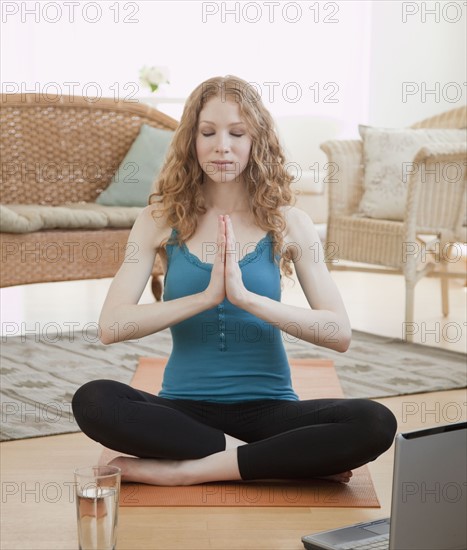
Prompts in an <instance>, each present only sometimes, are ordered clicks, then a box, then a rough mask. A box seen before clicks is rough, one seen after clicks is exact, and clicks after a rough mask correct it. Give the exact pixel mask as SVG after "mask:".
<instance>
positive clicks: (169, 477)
mask: <svg viewBox="0 0 467 550" xmlns="http://www.w3.org/2000/svg"><path fill="white" fill-rule="evenodd" d="M183 462H184V461H183V460H169V459H164V458H136V457H126V456H119V457H117V458H114V459H113V460H111V461H110V462H109V465H110V466H117V467H118V468H120V469H121V470H122V474H121V480H122V481H135V482H138V483H147V484H150V485H165V486H174V485H186V477H185V475H184V472H183V468H182V466H183Z"/></svg>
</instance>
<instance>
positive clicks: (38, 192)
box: [0, 94, 177, 205]
mask: <svg viewBox="0 0 467 550" xmlns="http://www.w3.org/2000/svg"><path fill="white" fill-rule="evenodd" d="M0 107H1V108H0V126H1V136H0V143H1V145H0V152H1V156H2V159H3V160H2V163H3V170H2V180H1V184H2V193H1V202H2V203H3V204H8V203H18V204H49V205H59V204H63V203H64V202H80V201H85V202H94V201H95V199H96V197H97V196H98V195H99V193H100V192H101V191H103V190H104V189H105V188H106V187H107V186H108V185H109V183H110V180H111V179H112V175H113V174H114V172H115V171H116V169H117V168H118V166H119V164H120V162H121V161H122V160H123V158H124V157H125V154H126V153H127V151H128V149H129V148H130V146H131V144H132V143H133V141H134V140H135V139H136V136H137V135H138V132H139V129H140V127H141V125H142V124H148V125H150V126H153V127H156V128H162V129H167V130H174V129H175V128H176V126H177V122H176V121H175V120H174V119H172V118H171V117H169V116H167V115H164V114H163V113H160V112H159V111H157V110H155V109H153V108H151V107H149V106H148V105H141V104H137V103H132V102H128V101H122V100H120V101H117V100H113V99H111V98H103V99H100V100H98V101H96V102H90V101H88V100H87V99H86V98H84V97H74V96H47V97H44V96H43V95H40V94H2V95H1V105H0Z"/></svg>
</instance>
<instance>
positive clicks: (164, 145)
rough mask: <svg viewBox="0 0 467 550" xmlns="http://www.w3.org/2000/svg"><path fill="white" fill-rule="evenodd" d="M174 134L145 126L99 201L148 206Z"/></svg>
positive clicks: (109, 204)
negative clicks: (153, 186)
mask: <svg viewBox="0 0 467 550" xmlns="http://www.w3.org/2000/svg"><path fill="white" fill-rule="evenodd" d="M173 134H174V132H172V131H171V130H160V129H159V128H153V127H152V126H149V125H148V124H142V125H141V128H140V131H139V134H138V136H137V138H136V139H135V141H134V142H133V144H132V146H131V147H130V149H129V150H128V152H127V154H126V155H125V158H124V159H123V160H122V162H121V163H120V166H119V167H118V169H117V171H116V172H115V174H114V175H113V177H112V180H111V182H110V184H109V186H108V187H107V189H105V190H104V191H102V193H101V194H100V195H99V196H98V197H97V199H96V203H97V204H102V205H106V206H146V205H147V204H148V197H149V195H150V193H151V189H152V184H153V182H154V180H155V179H156V177H157V175H158V174H159V172H160V169H161V167H162V163H163V162H164V158H165V155H166V152H167V149H168V147H169V144H170V142H171V140H172V137H173Z"/></svg>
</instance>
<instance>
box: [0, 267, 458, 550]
mask: <svg viewBox="0 0 467 550" xmlns="http://www.w3.org/2000/svg"><path fill="white" fill-rule="evenodd" d="M332 276H333V278H334V280H335V281H336V284H337V286H338V288H339V289H340V291H341V293H342V296H343V298H344V302H345V304H346V306H347V309H348V312H349V316H350V318H351V322H352V326H353V328H354V329H358V330H363V331H367V332H373V333H377V334H383V335H387V336H394V337H400V336H401V323H402V321H403V309H404V304H403V281H402V278H401V277H395V276H387V275H373V274H358V273H350V272H339V273H337V272H335V273H333V275H332ZM109 283H110V281H109V280H107V279H106V280H100V281H80V282H72V283H53V284H43V285H28V286H24V287H12V288H7V289H3V290H2V291H1V307H2V324H1V326H2V333H3V334H10V335H13V334H14V333H16V334H20V333H21V332H24V331H34V330H35V331H36V332H37V331H42V330H45V329H47V330H54V328H55V329H56V330H63V331H68V330H69V328H70V327H71V326H75V328H79V327H82V326H84V325H85V324H86V323H95V322H96V320H97V317H98V314H99V311H100V308H101V306H102V302H103V300H104V298H105V293H106V290H107V288H108V285H109ZM440 297H441V292H440V289H439V281H437V280H435V279H422V280H421V281H420V282H419V283H418V285H417V287H416V305H415V315H416V321H417V323H418V324H419V334H418V335H417V334H416V335H415V341H419V342H421V343H423V344H425V345H428V346H442V347H444V348H446V349H452V350H456V351H464V352H465V347H466V344H465V342H466V327H467V325H466V309H465V298H466V294H465V288H464V287H463V283H462V282H461V281H460V280H457V279H455V280H452V281H451V282H450V299H451V313H450V315H449V316H448V317H446V318H443V317H442V315H441V300H440ZM151 300H152V298H151V295H150V293H149V288H147V289H146V290H145V292H144V294H143V297H142V300H141V301H142V302H148V301H151ZM283 301H284V302H286V303H292V304H296V305H304V304H305V303H306V302H304V297H303V295H302V294H301V292H300V291H299V289H298V287H297V285H296V286H295V287H294V288H287V289H286V290H285V291H284V294H283ZM70 323H77V324H76V325H71V324H70ZM47 325H48V326H47ZM446 327H447V328H446ZM454 329H456V331H455V332H454ZM430 331H431V332H430ZM378 401H379V402H381V403H384V404H385V405H386V406H387V407H389V408H390V409H391V410H392V411H393V413H394V414H395V415H396V417H397V419H398V422H399V431H410V430H412V429H417V428H423V427H429V426H434V425H437V424H446V423H449V422H457V421H462V420H466V419H467V397H466V392H465V390H453V391H446V392H436V393H429V394H416V395H410V396H398V397H392V398H386V399H379V400H378ZM408 411H410V414H407V413H408ZM0 452H1V483H2V513H1V532H2V535H1V541H0V548H1V549H4V550H15V549H22V550H26V549H27V550H32V549H44V550H45V549H47V550H54V549H57V550H58V549H59V550H67V549H72V548H73V549H74V548H77V534H76V517H75V514H76V513H75V503H74V497H73V493H72V491H71V489H72V471H73V469H74V468H76V467H79V466H86V465H90V464H92V463H95V462H96V460H97V458H98V456H99V452H100V445H98V444H97V443H95V442H94V441H92V440H90V439H88V438H87V437H86V436H84V435H83V434H82V433H77V434H66V435H59V436H52V437H43V438H34V439H26V440H19V441H12V442H5V443H2V444H1V446H0ZM393 452H394V446H393V447H391V449H389V450H388V451H387V452H386V453H385V454H384V455H382V456H381V457H380V458H379V459H378V460H376V461H375V462H373V463H370V464H369V469H370V471H371V474H372V478H373V481H374V485H375V489H376V492H377V495H378V497H379V499H380V502H381V508H298V507H286V508H282V507H280V508H260V507H258V508H235V507H217V508H216V507H203V508H201V507H199V508H190V507H177V508H174V507H172V508H165V509H164V508H160V507H156V508H153V507H149V508H144V507H142V508H120V510H119V528H118V543H117V547H118V548H119V549H120V550H125V549H128V550H130V549H131V550H135V549H142V550H143V549H151V550H153V549H154V550H157V549H163V550H168V549H179V548H180V549H181V548H192V549H216V550H217V549H219V550H221V549H230V550H243V549H251V550H260V549H268V550H275V549H290V550H293V549H297V550H298V549H300V548H303V545H302V543H301V541H300V537H301V536H302V535H304V534H308V533H312V532H316V531H320V530H323V529H327V528H333V527H339V526H343V525H346V524H348V523H352V522H358V521H364V520H367V519H376V518H380V517H384V516H387V515H389V512H390V498H391V483H392V467H393Z"/></svg>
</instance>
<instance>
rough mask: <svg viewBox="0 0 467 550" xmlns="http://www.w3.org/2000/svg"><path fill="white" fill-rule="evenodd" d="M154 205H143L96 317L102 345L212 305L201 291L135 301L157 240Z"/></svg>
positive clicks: (169, 323) (156, 328) (158, 226)
mask: <svg viewBox="0 0 467 550" xmlns="http://www.w3.org/2000/svg"><path fill="white" fill-rule="evenodd" d="M155 208H157V207H156V206H147V207H146V208H144V210H143V211H142V212H141V214H140V215H139V216H138V218H137V219H136V221H135V223H134V225H133V228H132V230H131V232H130V236H129V238H128V243H131V244H132V246H129V247H127V253H126V254H125V260H124V261H123V263H122V265H121V267H120V269H119V270H118V272H117V274H116V275H115V277H114V279H113V281H112V284H111V285H110V288H109V292H108V294H107V297H106V299H105V301H104V305H103V307H102V312H101V315H100V318H99V328H100V340H101V342H102V343H103V344H113V343H115V342H120V341H123V340H129V339H135V338H142V337H143V336H147V335H148V334H153V333H155V332H159V331H160V330H164V329H166V328H167V327H170V326H172V325H175V324H177V323H179V322H181V321H183V320H185V319H187V318H189V317H192V316H193V315H196V314H198V313H200V312H201V311H204V310H205V309H209V308H210V307H213V306H212V305H211V304H210V302H209V300H206V297H205V293H204V291H203V292H200V293H197V294H193V295H191V296H185V297H183V298H177V299H175V300H170V301H168V302H156V303H153V304H138V301H139V299H140V298H141V295H142V293H143V291H144V288H145V286H146V284H147V282H148V279H149V277H150V276H151V273H152V269H153V266H154V261H155V258H156V249H157V246H158V245H159V244H160V241H161V231H162V224H161V222H158V221H156V220H154V218H153V216H152V214H151V212H152V211H153V210H154V209H155Z"/></svg>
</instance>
